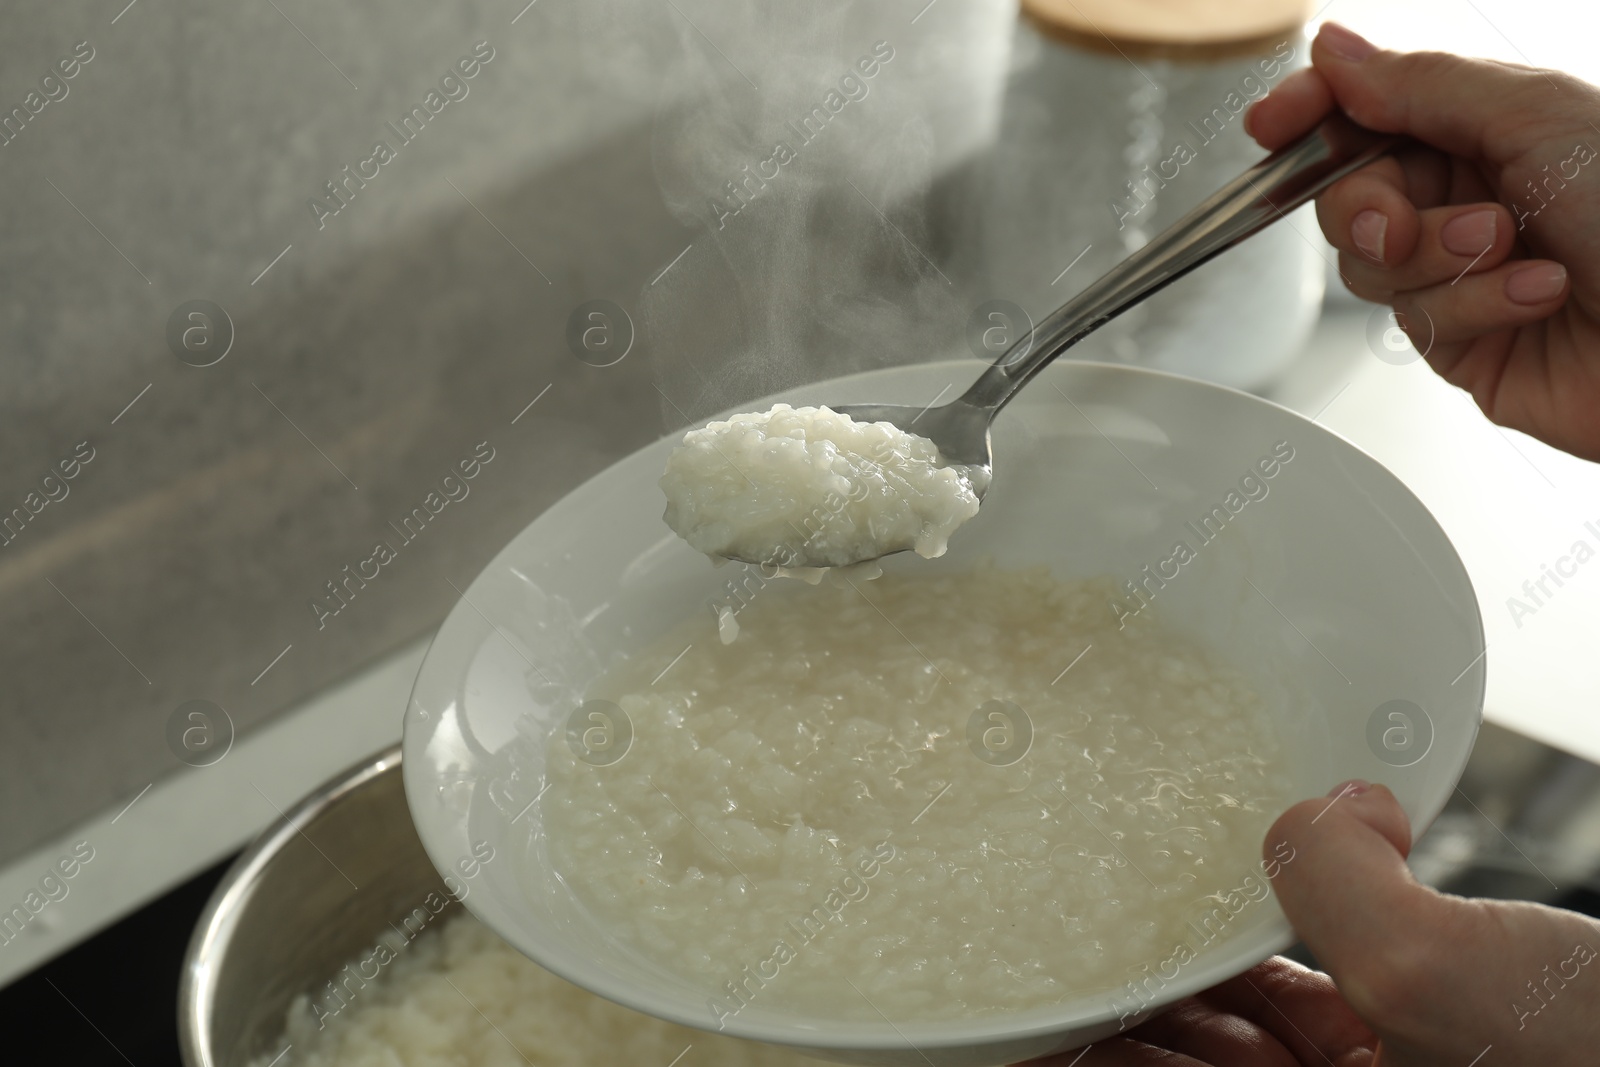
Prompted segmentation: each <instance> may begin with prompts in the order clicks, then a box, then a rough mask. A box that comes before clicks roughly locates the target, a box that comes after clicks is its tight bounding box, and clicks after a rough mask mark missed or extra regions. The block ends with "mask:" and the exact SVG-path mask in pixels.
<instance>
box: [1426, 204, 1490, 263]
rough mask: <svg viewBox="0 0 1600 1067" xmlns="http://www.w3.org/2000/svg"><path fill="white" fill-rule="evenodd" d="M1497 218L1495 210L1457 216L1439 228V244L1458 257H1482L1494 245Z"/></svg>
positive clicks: (1471, 212) (1470, 212)
mask: <svg viewBox="0 0 1600 1067" xmlns="http://www.w3.org/2000/svg"><path fill="white" fill-rule="evenodd" d="M1496 218H1497V213H1496V212H1495V211H1493V210H1484V211H1469V212H1468V213H1467V214H1465V215H1457V216H1456V217H1455V218H1453V219H1451V220H1450V221H1449V222H1447V223H1445V224H1444V225H1443V226H1441V227H1439V243H1440V244H1442V245H1444V247H1445V250H1446V251H1449V252H1454V253H1455V254H1456V255H1458V256H1476V255H1480V254H1482V253H1483V252H1484V251H1485V250H1487V249H1488V248H1489V247H1490V246H1492V245H1493V244H1494V226H1495V219H1496Z"/></svg>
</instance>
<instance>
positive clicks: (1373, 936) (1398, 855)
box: [1264, 783, 1449, 1019]
mask: <svg viewBox="0 0 1600 1067" xmlns="http://www.w3.org/2000/svg"><path fill="white" fill-rule="evenodd" d="M1266 841H1267V845H1266V849H1264V851H1266V850H1270V851H1271V852H1272V855H1273V856H1275V857H1277V860H1278V868H1277V877H1276V878H1275V879H1274V880H1273V888H1274V890H1275V891H1276V893H1277V896H1278V903H1279V904H1280V905H1281V906H1282V908H1283V912H1284V914H1285V915H1286V916H1288V918H1289V922H1290V923H1291V924H1292V925H1293V926H1294V928H1295V931H1296V932H1297V933H1298V934H1299V935H1300V937H1301V938H1302V939H1303V940H1304V941H1305V943H1306V945H1307V946H1308V947H1309V948H1310V949H1311V951H1312V953H1313V954H1314V955H1315V956H1316V957H1317V960H1318V962H1320V963H1321V964H1322V965H1323V966H1325V967H1326V968H1327V969H1328V972H1329V973H1330V974H1331V975H1332V976H1333V979H1334V981H1335V982H1337V983H1338V987H1339V992H1340V993H1341V995H1343V997H1344V998H1345V1000H1346V1001H1347V1002H1349V1004H1350V1006H1351V1007H1352V1008H1353V1009H1355V1011H1356V1013H1357V1014H1359V1015H1361V1016H1362V1017H1363V1018H1365V1019H1372V1018H1373V1017H1374V1013H1375V1012H1378V1013H1382V1012H1385V1011H1387V1007H1386V1003H1387V999H1386V998H1388V997H1389V996H1390V994H1391V992H1392V991H1391V990H1390V989H1389V988H1388V987H1387V986H1386V985H1385V984H1384V978H1385V976H1386V975H1388V974H1390V973H1403V974H1405V975H1407V976H1410V975H1415V974H1417V973H1418V971H1419V969H1420V968H1419V966H1418V965H1417V963H1418V961H1417V960H1416V959H1414V958H1412V957H1416V956H1419V955H1426V954H1428V953H1435V954H1436V953H1437V949H1438V943H1437V942H1436V941H1434V940H1433V939H1432V938H1433V935H1434V934H1436V933H1440V932H1441V931H1440V924H1439V921H1438V920H1439V917H1440V912H1441V911H1448V910H1449V907H1448V906H1447V905H1446V904H1445V903H1444V901H1445V899H1446V898H1442V897H1441V896H1440V895H1439V894H1437V893H1435V892H1434V891H1433V890H1431V889H1428V888H1426V887H1424V886H1422V885H1420V884H1419V883H1418V882H1417V881H1416V879H1415V878H1413V877H1412V876H1411V872H1410V870H1409V869H1407V867H1406V864H1405V856H1406V854H1407V853H1408V852H1410V851H1411V824H1410V821H1409V820H1408V819H1407V818H1406V814H1405V812H1404V810H1402V809H1401V807H1400V805H1399V803H1398V802H1397V801H1396V800H1395V798H1394V794H1393V793H1391V792H1389V790H1388V789H1387V788H1385V787H1384V786H1381V785H1374V786H1367V785H1366V784H1365V783H1349V784H1347V785H1346V786H1344V787H1342V788H1341V789H1340V790H1336V791H1335V793H1334V794H1333V795H1332V796H1331V797H1328V798H1324V799H1321V800H1307V801H1303V802H1301V803H1299V804H1296V805H1295V806H1294V807H1292V808H1290V809H1289V810H1288V811H1287V812H1285V813H1284V814H1283V816H1282V817H1280V818H1279V819H1278V821H1277V822H1276V823H1274V824H1273V826H1272V829H1271V830H1269V831H1268V833H1267V838H1266ZM1286 849H1287V850H1288V851H1287V853H1286V852H1285V850H1286ZM1285 856H1287V858H1285ZM1402 961H1403V962H1404V964H1405V965H1404V966H1400V963H1401V962H1402Z"/></svg>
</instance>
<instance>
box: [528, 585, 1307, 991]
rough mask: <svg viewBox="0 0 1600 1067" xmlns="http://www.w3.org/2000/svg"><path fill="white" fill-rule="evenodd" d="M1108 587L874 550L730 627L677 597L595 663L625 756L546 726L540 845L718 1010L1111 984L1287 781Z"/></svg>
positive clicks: (785, 591) (1201, 903) (776, 597)
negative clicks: (858, 569) (661, 620)
mask: <svg viewBox="0 0 1600 1067" xmlns="http://www.w3.org/2000/svg"><path fill="white" fill-rule="evenodd" d="M1115 592H1116V591H1115V588H1114V587H1113V585H1112V584H1111V583H1110V582H1109V581H1102V582H1095V583H1084V584H1069V583H1063V582H1060V581H1057V580H1055V579H1054V578H1053V577H1052V576H1051V575H1050V574H1049V572H1048V571H1047V570H1044V569H1042V568H1041V569H1038V570H1035V571H1027V572H1007V571H1001V570H992V569H991V570H979V571H976V572H972V573H968V574H959V575H945V576H934V575H926V574H922V575H914V576H895V575H889V576H885V577H883V578H880V579H879V580H878V581H876V582H870V583H861V582H854V583H853V582H849V581H843V580H839V581H835V582H832V583H825V584H823V585H821V586H818V587H815V588H812V587H807V586H800V585H795V584H788V583H778V584H772V585H769V586H767V587H765V588H763V589H762V590H761V591H760V594H759V595H758V596H757V597H756V598H755V599H754V601H753V602H752V603H750V604H748V605H747V606H745V607H744V608H743V610H742V611H741V612H740V613H739V620H738V622H739V626H740V628H741V630H742V631H743V632H742V634H741V636H740V638H739V640H738V641H737V642H735V643H734V644H732V645H723V644H721V643H720V642H719V641H718V640H717V639H716V637H715V635H714V624H713V623H712V622H711V620H709V619H696V620H693V621H692V622H691V623H690V624H688V625H687V626H686V627H685V628H684V629H682V630H681V631H679V632H675V633H671V634H668V635H667V636H665V637H664V638H663V639H662V640H661V641H660V642H659V643H658V644H655V645H653V646H652V647H651V648H650V649H649V650H648V651H646V652H645V653H643V654H641V655H639V656H637V657H635V659H634V660H633V661H632V662H630V663H628V664H626V665H624V666H623V667H622V668H620V669H619V670H617V671H615V672H613V674H612V675H610V676H608V677H606V678H604V679H603V680H602V681H601V682H600V683H599V684H597V685H596V686H594V687H592V689H591V692H590V695H591V696H592V697H596V698H601V699H608V700H612V701H614V702H616V703H617V704H618V705H619V706H620V707H621V708H622V709H623V711H625V712H626V713H627V715H628V717H629V719H630V720H631V723H632V728H633V743H632V747H631V748H630V749H629V751H628V753H627V755H626V756H625V757H624V758H623V759H622V760H620V761H618V762H616V763H615V764H612V765H610V766H605V767H597V766H592V765H590V764H589V763H586V762H582V761H581V760H579V759H578V758H577V756H576V754H575V753H574V752H573V751H572V750H571V749H570V748H569V747H568V746H567V745H565V744H562V743H560V742H559V741H556V742H553V743H552V744H550V745H549V746H548V749H547V753H548V756H547V759H548V764H547V773H548V775H549V779H550V786H549V792H548V795H547V796H546V797H545V799H544V800H543V801H541V803H542V804H543V805H544V812H545V830H546V834H547V840H546V847H547V849H548V860H549V862H551V863H553V864H554V866H555V869H556V870H557V871H558V872H560V874H561V876H562V877H563V878H564V879H565V880H566V882H567V883H568V884H569V885H570V886H571V887H572V888H573V890H574V891H575V892H576V893H577V894H578V895H579V896H580V898H581V899H583V900H584V901H585V903H586V904H587V905H588V907H589V908H590V910H591V911H592V912H594V913H595V915H596V916H597V917H598V918H599V919H600V920H601V921H602V922H604V923H605V925H606V927H607V929H609V930H611V931H613V932H614V933H615V934H616V936H618V937H619V938H621V939H622V940H624V941H626V942H628V943H630V944H632V945H634V946H636V947H637V948H639V949H640V950H641V951H643V952H644V953H646V954H648V955H650V956H652V957H654V958H655V959H657V960H658V961H660V962H661V964H662V965H664V966H666V967H668V968H670V969H672V970H674V971H676V972H677V973H679V974H682V975H683V976H684V977H685V980H686V981H688V982H691V983H692V984H694V985H695V986H697V987H699V988H702V989H704V990H705V991H706V992H707V995H708V998H709V1004H710V1006H711V1008H712V1011H713V1014H716V1013H718V1012H721V1013H724V1014H719V1015H718V1017H719V1018H723V1017H725V1015H726V1014H732V1013H735V1012H737V1011H739V1010H743V1005H744V1004H745V1003H747V1002H748V1003H762V1004H764V1005H766V1006H768V1007H778V1008H782V1009H785V1010H789V1011H796V1012H803V1013H807V1014H809V1015H811V1016H812V1017H815V1018H821V1019H827V1018H849V1019H863V1020H872V1019H877V1018H880V1016H879V1015H878V1013H879V1012H882V1013H883V1014H885V1015H888V1016H889V1017H891V1018H894V1019H897V1020H921V1019H934V1018H951V1017H959V1016H977V1015H986V1014H991V1013H995V1012H1003V1011H1014V1010H1021V1009H1026V1008H1033V1007H1039V1006H1042V1005H1045V1004H1049V1003H1053V1002H1055V1001H1058V1000H1061V999H1064V998H1070V997H1074V996H1078V995H1084V994H1090V993H1096V992H1101V991H1106V990H1109V989H1112V988H1114V987H1116V986H1118V985H1120V984H1122V983H1123V982H1124V981H1126V979H1127V975H1128V972H1129V969H1130V968H1133V967H1136V966H1137V965H1139V964H1141V963H1151V964H1155V963H1158V962H1159V961H1160V960H1162V959H1164V958H1165V957H1167V956H1169V955H1170V954H1171V949H1172V946H1173V945H1174V944H1175V943H1177V942H1179V941H1183V940H1186V939H1192V934H1191V932H1190V927H1189V926H1188V923H1189V922H1190V921H1191V920H1192V919H1193V918H1194V917H1195V916H1196V915H1197V914H1201V913H1203V912H1204V911H1205V909H1206V908H1207V907H1208V906H1214V905H1215V903H1216V901H1217V900H1218V899H1219V894H1226V893H1228V892H1229V891H1230V890H1232V889H1233V887H1236V886H1238V885H1239V884H1240V883H1241V881H1242V880H1244V879H1246V878H1250V877H1252V876H1253V877H1255V878H1256V879H1257V880H1260V867H1259V849H1260V847H1261V841H1262V837H1263V835H1264V834H1265V832H1266V829H1267V827H1268V826H1269V825H1270V824H1271V821H1272V819H1273V818H1274V817H1275V816H1276V814H1277V813H1278V812H1279V811H1281V810H1282V807H1283V797H1284V795H1285V792H1286V786H1287V783H1286V781H1285V780H1284V778H1283V776H1282V773H1281V771H1280V770H1279V769H1278V767H1277V763H1278V758H1279V757H1278V752H1279V749H1278V742H1277V739H1276V736H1275V733H1274V731H1273V728H1272V725H1271V723H1270V722H1269V719H1268V717H1267V715H1266V714H1265V712H1264V710H1263V708H1262V706H1261V701H1260V700H1259V699H1258V698H1257V697H1256V695H1255V693H1254V692H1253V691H1252V689H1251V687H1250V685H1249V684H1248V683H1247V682H1246V681H1245V679H1244V678H1243V677H1242V676H1240V675H1239V674H1238V673H1236V672H1234V671H1232V670H1230V669H1228V668H1226V667H1224V666H1222V665H1219V664H1217V663H1215V662H1213V661H1212V660H1211V659H1210V658H1209V657H1208V656H1206V655H1205V654H1203V653H1202V652H1200V651H1199V650H1198V649H1196V648H1195V647H1193V646H1191V645H1189V644H1188V643H1186V642H1184V641H1182V640H1180V639H1178V638H1176V637H1175V636H1174V635H1172V634H1171V633H1168V632H1166V631H1164V630H1162V629H1161V628H1160V627H1159V626H1158V625H1157V624H1156V622H1155V620H1154V618H1153V616H1152V613H1150V612H1145V613H1141V615H1140V616H1139V617H1138V618H1135V619H1133V620H1130V621H1129V624H1128V626H1127V627H1126V628H1125V629H1119V628H1118V626H1117V620H1116V617H1115V616H1114V614H1113V613H1112V611H1111V610H1110V608H1109V607H1108V602H1109V601H1110V600H1111V599H1112V598H1113V597H1114V596H1115ZM686 647H687V651H685V648H686ZM1086 650H1087V651H1086ZM1080 653H1081V654H1082V657H1081V659H1079V658H1078V657H1079V655H1080ZM1075 660H1076V662H1074V661H1075ZM1069 664H1070V665H1071V669H1070V670H1066V668H1067V667H1068V666H1069ZM1063 671H1066V673H1064V674H1063ZM658 676H659V677H658ZM1024 751H1025V754H1023V753H1024ZM1265 891H1266V890H1265V885H1264V883H1263V884H1262V885H1261V893H1262V895H1263V896H1264V895H1265ZM1253 906H1256V907H1259V906H1261V905H1260V904H1259V903H1257V904H1254V905H1253ZM1228 921H1229V922H1233V920H1232V919H1231V918H1230V919H1229V920H1228ZM841 976H844V977H849V978H850V980H851V982H853V983H855V987H856V988H854V989H853V988H852V987H851V985H850V984H848V983H846V982H844V981H842V980H841ZM719 1005H720V1007H719Z"/></svg>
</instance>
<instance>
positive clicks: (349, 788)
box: [178, 745, 460, 1067]
mask: <svg viewBox="0 0 1600 1067" xmlns="http://www.w3.org/2000/svg"><path fill="white" fill-rule="evenodd" d="M430 894H437V895H438V897H439V898H440V899H442V900H443V901H444V902H445V907H444V908H443V909H441V910H440V911H439V912H438V913H437V914H438V916H444V915H445V914H446V913H447V912H448V911H453V910H454V909H455V908H458V907H460V905H459V904H458V903H456V901H455V899H454V898H453V897H452V896H451V895H450V894H449V893H448V892H447V890H446V888H445V884H444V881H443V879H442V878H441V877H440V876H439V873H438V872H437V871H436V870H434V867H433V864H432V863H431V862H429V860H428V857H427V854H426V853H425V852H423V850H422V843H421V842H420V841H419V840H417V834H416V831H415V830H414V829H413V828H412V824H411V815H410V812H409V810H408V809H407V807H406V798H405V791H404V789H403V788H402V786H401V782H400V748H399V746H398V745H397V746H395V747H393V748H390V749H387V750H385V751H383V752H381V753H378V754H377V755H375V756H373V757H371V758H370V759H367V760H363V761H362V762H361V763H359V764H357V765H356V766H354V767H352V768H350V769H349V770H348V771H346V772H344V773H343V774H340V775H339V776H337V777H336V778H334V779H333V780H331V781H329V782H328V783H327V784H326V785H324V786H322V787H321V788H320V789H318V790H317V791H316V792H315V793H313V794H311V795H310V796H308V797H306V798H305V799H304V800H302V801H301V802H300V803H299V804H297V805H295V806H294V807H293V808H292V809H290V811H289V812H288V815H287V818H286V819H284V820H282V821H280V822H279V823H277V824H275V825H274V826H273V827H272V828H271V829H269V830H268V831H267V832H266V833H264V834H262V835H261V837H260V838H258V839H257V840H256V842H255V843H254V844H252V845H251V846H250V848H249V849H248V850H247V851H246V852H245V853H244V855H242V856H241V857H239V860H238V862H237V863H235V864H234V865H233V868H232V869H231V870H230V871H229V872H228V874H227V876H226V877H224V878H223V880H222V883H221V884H220V885H218V886H217V890H216V892H215V893H214V894H213V895H212V897H211V900H210V902H209V903H208V904H207V905H206V909H205V912H204V913H203V914H202V915H201V917H200V923H199V925H198V926H197V927H196V928H195V932H194V936H193V938H192V939H191V940H190V942H189V950H188V954H187V956H186V957H185V959H184V965H183V974H182V978H181V979H180V982H179V986H178V1038H179V1043H180V1045H181V1047H182V1050H183V1061H184V1063H185V1064H186V1065H187V1067H245V1065H246V1064H248V1063H249V1062H250V1061H251V1059H252V1058H253V1057H255V1056H258V1055H261V1054H262V1053H267V1054H268V1056H269V1058H270V1057H271V1056H274V1055H277V1054H278V1053H280V1052H281V1051H283V1048H284V1044H285V1039H284V1038H283V1037H282V1028H283V1021H284V1017H285V1013H286V1012H287V1010H288V1007H289V1003H290V1001H292V1000H293V999H294V997H295V996H296V995H298V994H300V993H304V992H308V991H312V990H314V989H316V988H318V987H320V986H322V985H323V984H324V983H326V982H327V981H328V980H329V979H331V978H333V977H334V975H335V974H337V973H338V971H339V970H340V968H342V967H343V966H344V965H345V964H346V963H348V962H349V961H351V960H352V959H355V958H356V957H357V956H359V955H360V954H361V953H362V952H364V951H368V950H370V949H371V947H372V945H373V943H374V942H375V941H376V940H377V939H378V938H379V937H380V936H381V935H382V934H383V933H384V931H386V930H389V929H391V926H390V924H391V923H400V922H401V920H402V919H403V918H404V917H407V916H410V915H412V914H414V913H415V910H416V908H417V906H418V903H419V902H420V901H423V900H426V899H429V895H430Z"/></svg>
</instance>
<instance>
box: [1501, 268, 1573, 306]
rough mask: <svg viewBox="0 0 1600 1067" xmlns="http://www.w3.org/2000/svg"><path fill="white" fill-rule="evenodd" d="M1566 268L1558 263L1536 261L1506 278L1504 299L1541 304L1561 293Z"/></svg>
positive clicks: (1517, 302)
mask: <svg viewBox="0 0 1600 1067" xmlns="http://www.w3.org/2000/svg"><path fill="white" fill-rule="evenodd" d="M1566 284H1567V268H1565V267H1563V266H1562V265H1561V264H1559V263H1536V264H1534V265H1533V266H1531V267H1523V268H1522V269H1521V270H1519V271H1517V272H1516V273H1514V274H1512V275H1511V277H1509V278H1507V279H1506V299H1508V300H1510V301H1511V302H1512V303H1513V304H1543V303H1545V302H1546V301H1548V300H1554V299H1555V298H1556V297H1558V296H1560V295H1561V290H1562V289H1564V288H1565V287H1566Z"/></svg>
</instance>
